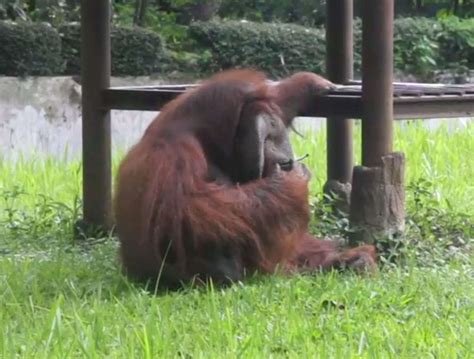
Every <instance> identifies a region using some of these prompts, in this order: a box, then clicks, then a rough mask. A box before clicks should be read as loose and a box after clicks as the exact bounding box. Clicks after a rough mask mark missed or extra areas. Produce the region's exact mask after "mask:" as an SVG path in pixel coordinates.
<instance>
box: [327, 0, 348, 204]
mask: <svg viewBox="0 0 474 359" xmlns="http://www.w3.org/2000/svg"><path fill="white" fill-rule="evenodd" d="M353 11H354V10H353V0H331V1H326V72H327V76H328V78H329V80H331V81H332V82H334V83H339V84H342V83H345V82H347V81H349V80H351V79H352V77H353V67H354V66H353V62H354V61H353V58H354V56H353V33H352V26H353V24H352V23H353ZM326 148H327V182H326V184H325V186H324V192H325V193H327V194H330V193H332V194H335V195H336V196H337V197H338V201H337V202H336V203H334V205H335V208H336V209H338V210H341V211H343V212H346V213H347V212H348V210H349V201H350V191H351V185H350V182H351V181H352V167H353V162H354V159H353V144H352V120H351V119H348V118H339V117H331V118H328V119H327V144H326Z"/></svg>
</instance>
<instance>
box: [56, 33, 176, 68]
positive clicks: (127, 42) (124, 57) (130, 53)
mask: <svg viewBox="0 0 474 359" xmlns="http://www.w3.org/2000/svg"><path fill="white" fill-rule="evenodd" d="M59 32H60V34H61V40H62V44H63V57H64V59H65V62H66V73H67V74H78V73H79V72H80V61H81V59H80V48H81V40H80V38H81V34H80V26H79V25H78V24H68V25H64V26H61V27H60V28H59ZM111 42H112V74H113V75H116V76H123V75H128V76H140V75H149V74H153V73H157V72H160V71H162V70H163V68H164V67H165V65H166V63H167V61H168V54H167V52H166V49H165V47H164V44H163V41H162V39H161V37H160V36H159V35H158V34H157V33H155V32H153V31H150V30H145V29H142V28H138V27H114V28H113V29H112V31H111Z"/></svg>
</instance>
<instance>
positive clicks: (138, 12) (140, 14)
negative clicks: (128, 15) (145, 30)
mask: <svg viewBox="0 0 474 359" xmlns="http://www.w3.org/2000/svg"><path fill="white" fill-rule="evenodd" d="M147 8H148V0H136V1H135V14H134V16H133V24H134V25H137V26H143V23H144V21H145V15H146V11H147Z"/></svg>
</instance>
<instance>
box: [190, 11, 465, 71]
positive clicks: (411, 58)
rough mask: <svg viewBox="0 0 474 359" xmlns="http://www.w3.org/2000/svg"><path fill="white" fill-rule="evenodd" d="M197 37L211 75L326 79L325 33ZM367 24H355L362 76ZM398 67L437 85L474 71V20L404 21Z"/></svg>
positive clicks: (252, 30) (199, 33) (212, 30)
mask: <svg viewBox="0 0 474 359" xmlns="http://www.w3.org/2000/svg"><path fill="white" fill-rule="evenodd" d="M190 33H191V35H192V36H193V37H194V38H195V39H196V40H197V41H198V42H199V44H200V46H201V47H204V48H206V49H210V51H211V53H212V60H213V61H211V62H209V61H208V62H207V63H205V64H204V65H205V66H206V68H207V69H212V70H219V69H226V68H230V67H239V66H241V67H245V66H250V67H256V68H258V69H261V70H264V71H266V72H268V73H269V74H271V75H275V76H284V75H286V74H288V73H291V72H294V71H297V70H307V71H315V72H319V73H324V69H325V65H324V63H325V38H324V34H325V32H324V29H315V28H312V29H308V28H305V27H302V26H297V25H285V24H265V23H252V22H239V21H226V22H210V23H196V24H193V25H192V26H191V28H190ZM361 51H362V23H361V21H360V19H356V20H355V21H354V69H355V72H356V73H360V69H361ZM394 67H395V69H396V70H397V71H399V72H401V73H404V74H411V75H415V76H417V77H418V78H421V79H424V80H434V76H435V74H436V72H437V71H438V70H445V69H449V70H455V71H460V70H463V71H464V70H466V69H467V68H474V20H473V19H470V20H468V19H466V20H459V19H457V18H456V19H452V18H447V19H443V20H440V21H438V20H435V19H428V18H400V19H396V20H395V24H394Z"/></svg>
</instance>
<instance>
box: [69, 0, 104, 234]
mask: <svg viewBox="0 0 474 359" xmlns="http://www.w3.org/2000/svg"><path fill="white" fill-rule="evenodd" d="M81 39H82V46H81V54H82V55H81V82H82V153H83V158H82V159H83V200H84V219H83V221H80V223H78V228H77V229H78V230H79V231H81V232H83V233H82V234H83V235H84V231H85V230H87V231H89V230H90V229H94V230H97V229H100V230H108V229H109V228H110V226H111V222H112V220H111V219H112V216H111V214H112V211H111V209H112V201H111V198H112V191H111V183H112V182H111V139H110V111H108V110H103V109H101V95H102V91H103V90H104V89H106V88H108V87H109V86H110V56H111V55H110V4H109V0H83V1H81ZM85 233H86V234H87V232H85Z"/></svg>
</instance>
